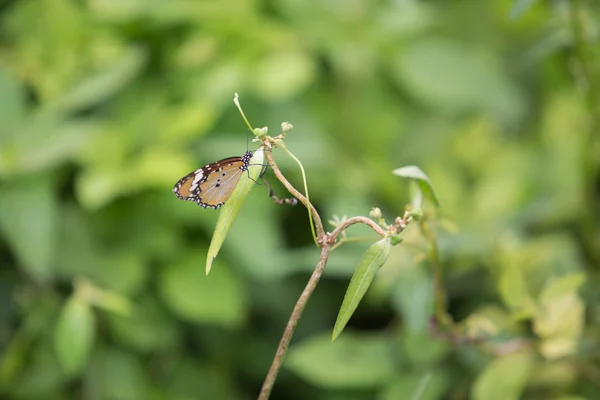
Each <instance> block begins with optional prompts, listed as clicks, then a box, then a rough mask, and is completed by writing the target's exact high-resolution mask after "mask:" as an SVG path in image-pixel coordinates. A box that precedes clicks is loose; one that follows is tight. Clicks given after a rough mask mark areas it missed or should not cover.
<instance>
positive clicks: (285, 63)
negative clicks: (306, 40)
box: [254, 51, 315, 101]
mask: <svg viewBox="0 0 600 400" xmlns="http://www.w3.org/2000/svg"><path fill="white" fill-rule="evenodd" d="M314 75H315V65H314V62H313V59H312V58H311V57H309V56H308V55H307V54H304V53H302V52H299V51H287V52H281V53H273V54H270V55H269V56H268V57H267V58H265V59H264V60H262V61H261V62H260V63H259V64H258V65H257V67H256V73H255V74H254V78H255V85H256V89H257V91H258V92H259V93H260V94H262V96H264V97H265V98H266V99H268V100H279V101H281V100H284V99H287V98H290V97H292V96H295V95H297V94H298V92H300V91H302V90H303V89H305V88H306V87H307V86H309V85H310V84H311V82H312V81H313V79H314Z"/></svg>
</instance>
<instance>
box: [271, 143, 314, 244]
mask: <svg viewBox="0 0 600 400" xmlns="http://www.w3.org/2000/svg"><path fill="white" fill-rule="evenodd" d="M265 156H266V157H267V161H268V163H269V165H270V166H271V168H272V169H273V173H274V174H275V176H276V177H277V179H279V181H280V182H281V183H283V186H285V188H286V189H287V190H288V192H290V193H291V194H292V196H294V197H295V198H297V199H298V200H300V203H302V204H304V206H305V207H306V208H310V212H311V215H312V218H313V220H314V221H315V227H316V229H317V238H318V239H319V240H322V239H323V238H324V236H325V231H324V230H323V223H322V222H321V217H320V216H319V214H318V213H317V210H316V209H315V208H314V207H313V205H312V204H311V203H310V202H309V201H308V200H307V199H306V197H304V195H303V194H302V193H300V192H299V191H298V190H296V188H294V187H293V186H292V184H291V183H290V182H288V180H287V179H285V177H284V176H283V174H282V173H281V171H280V170H279V167H278V166H277V163H276V162H275V160H274V159H273V155H272V154H271V151H270V150H269V149H265Z"/></svg>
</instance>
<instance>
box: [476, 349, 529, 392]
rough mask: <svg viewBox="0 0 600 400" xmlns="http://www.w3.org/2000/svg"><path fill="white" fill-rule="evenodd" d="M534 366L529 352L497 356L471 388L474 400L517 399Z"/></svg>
mask: <svg viewBox="0 0 600 400" xmlns="http://www.w3.org/2000/svg"><path fill="white" fill-rule="evenodd" d="M532 368H533V357H532V356H531V354H528V353H513V354H510V355H508V356H505V357H500V358H496V359H495V360H493V361H492V362H491V363H490V364H488V365H487V367H485V369H484V370H483V371H482V372H481V374H479V376H478V377H477V380H476V381H475V384H474V385H473V387H472V389H471V396H472V397H473V400H517V399H519V398H521V393H522V392H523V389H524V388H525V384H526V383H527V379H528V378H529V374H530V372H531V371H532Z"/></svg>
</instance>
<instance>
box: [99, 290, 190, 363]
mask: <svg viewBox="0 0 600 400" xmlns="http://www.w3.org/2000/svg"><path fill="white" fill-rule="evenodd" d="M106 317H107V319H108V324H109V327H110V330H111V333H112V335H113V336H114V337H115V339H116V340H117V341H118V342H119V343H123V344H124V345H126V346H129V347H130V348H133V349H135V350H140V351H143V352H150V351H153V350H157V349H161V350H162V349H167V348H169V347H170V346H173V345H175V343H177V341H178V339H179V337H178V333H179V332H178V330H177V325H176V323H175V321H176V320H175V319H174V318H172V316H170V315H169V314H168V313H167V312H166V311H165V310H164V307H163V306H162V304H160V303H159V302H158V301H157V300H155V299H154V298H152V297H149V296H147V297H144V298H142V299H140V300H138V301H137V303H136V306H135V311H134V312H133V313H132V314H131V316H122V315H115V314H113V313H107V315H106Z"/></svg>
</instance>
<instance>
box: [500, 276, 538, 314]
mask: <svg viewBox="0 0 600 400" xmlns="http://www.w3.org/2000/svg"><path fill="white" fill-rule="evenodd" d="M500 294H501V295H502V300H503V301H504V303H505V304H506V305H507V306H509V307H510V308H512V309H514V310H515V311H525V312H527V315H529V314H530V313H531V312H532V311H533V309H532V304H531V303H530V302H531V299H530V297H529V293H528V290H527V286H526V285H525V277H524V275H523V270H522V266H518V265H514V264H508V265H506V266H504V268H503V269H502V271H501V275H500Z"/></svg>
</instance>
